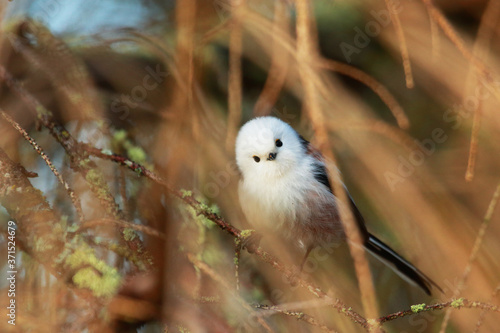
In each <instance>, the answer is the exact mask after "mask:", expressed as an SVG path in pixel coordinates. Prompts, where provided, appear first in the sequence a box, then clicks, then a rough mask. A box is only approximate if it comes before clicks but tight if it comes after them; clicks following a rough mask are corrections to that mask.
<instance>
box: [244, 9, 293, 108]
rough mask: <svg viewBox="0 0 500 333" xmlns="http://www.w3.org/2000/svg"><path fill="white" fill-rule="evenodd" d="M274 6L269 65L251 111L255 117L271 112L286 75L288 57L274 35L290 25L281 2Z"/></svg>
mask: <svg viewBox="0 0 500 333" xmlns="http://www.w3.org/2000/svg"><path fill="white" fill-rule="evenodd" d="M274 6H275V7H274V21H273V34H272V36H271V38H272V40H273V47H272V49H271V52H272V55H271V65H270V67H269V71H268V74H267V79H266V82H265V83H264V88H262V92H261V94H260V95H259V98H258V99H257V102H256V103H255V106H254V109H253V114H254V116H256V117H258V116H264V115H268V114H269V113H270V112H271V107H272V106H273V105H274V104H276V100H277V99H278V97H279V93H280V91H281V89H282V88H283V85H284V84H285V81H286V77H287V74H288V66H289V57H290V56H289V54H288V53H287V52H286V50H285V49H284V48H283V47H282V46H281V45H280V44H279V43H278V41H277V40H276V39H278V38H279V37H278V36H277V34H276V33H278V32H279V31H286V29H287V28H288V25H289V23H290V22H289V21H290V20H289V15H288V12H287V8H286V6H285V4H283V3H282V2H281V1H275V2H274Z"/></svg>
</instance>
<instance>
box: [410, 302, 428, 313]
mask: <svg viewBox="0 0 500 333" xmlns="http://www.w3.org/2000/svg"><path fill="white" fill-rule="evenodd" d="M410 308H411V312H413V313H419V312H422V311H424V310H425V303H422V304H415V305H412V306H411V307H410Z"/></svg>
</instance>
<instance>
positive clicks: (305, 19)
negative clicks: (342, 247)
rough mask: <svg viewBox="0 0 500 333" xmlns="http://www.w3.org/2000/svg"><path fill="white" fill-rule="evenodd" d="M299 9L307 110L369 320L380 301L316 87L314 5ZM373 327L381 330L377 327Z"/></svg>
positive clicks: (301, 2)
mask: <svg viewBox="0 0 500 333" xmlns="http://www.w3.org/2000/svg"><path fill="white" fill-rule="evenodd" d="M295 6H296V8H297V54H298V55H297V56H298V59H299V62H300V63H301V65H300V66H299V73H300V77H301V80H302V85H303V86H304V92H305V104H306V108H307V111H308V114H309V116H310V118H311V122H312V124H313V129H314V133H315V134H316V137H317V142H318V146H319V148H320V150H321V152H322V154H323V156H325V159H326V161H327V162H329V163H327V171H328V174H329V176H330V179H331V185H332V188H333V192H334V193H335V195H336V196H337V198H338V199H339V201H340V202H341V203H342V205H340V209H339V211H340V217H341V220H342V224H343V226H344V230H345V233H346V236H347V238H348V239H349V240H350V241H349V242H348V246H349V250H350V253H351V256H352V258H353V261H354V268H355V270H356V276H357V277H358V283H359V288H360V291H361V301H362V304H363V308H364V310H365V314H366V316H367V317H368V318H377V316H378V309H377V300H376V297H375V289H374V286H373V281H372V279H371V273H370V267H369V266H368V261H367V260H366V257H365V250H364V249H363V247H362V246H359V245H360V244H362V238H361V234H360V231H359V230H358V227H357V226H356V224H355V222H354V217H353V216H352V212H351V211H350V210H349V209H345V208H344V207H349V204H348V200H347V194H346V192H345V191H344V189H343V185H342V183H343V182H342V179H341V176H340V174H339V172H337V170H336V168H335V166H334V165H336V163H335V156H334V154H333V153H332V150H331V148H330V143H329V139H328V132H327V129H326V125H325V119H324V115H323V110H322V108H321V104H320V102H319V95H318V92H317V89H316V86H319V85H318V84H317V81H318V77H317V76H315V75H314V70H312V68H313V67H312V66H313V65H312V64H313V63H314V61H315V60H316V58H317V46H316V45H314V44H313V40H314V38H313V37H312V33H311V30H312V28H311V26H312V22H311V21H312V20H313V18H312V15H311V13H310V6H311V3H310V1H308V0H296V1H295ZM367 325H368V324H367ZM369 326H370V325H369ZM371 328H374V329H376V330H377V328H376V327H371Z"/></svg>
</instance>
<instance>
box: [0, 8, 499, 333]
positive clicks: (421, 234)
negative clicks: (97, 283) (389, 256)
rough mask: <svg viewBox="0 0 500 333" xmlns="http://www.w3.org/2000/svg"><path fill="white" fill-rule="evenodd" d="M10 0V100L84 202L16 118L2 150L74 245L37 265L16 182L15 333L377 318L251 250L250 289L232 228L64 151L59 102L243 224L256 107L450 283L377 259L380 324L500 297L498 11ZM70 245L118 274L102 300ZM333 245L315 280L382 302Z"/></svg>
mask: <svg viewBox="0 0 500 333" xmlns="http://www.w3.org/2000/svg"><path fill="white" fill-rule="evenodd" d="M0 11H1V15H2V22H1V33H0V50H1V51H0V65H1V66H2V68H3V69H2V70H0V72H2V73H3V74H2V73H0V74H1V75H0V78H1V86H0V108H1V111H2V112H3V114H4V115H6V116H7V117H10V118H12V120H14V121H15V122H17V123H18V124H19V125H20V127H22V128H23V129H24V130H25V131H26V132H27V133H29V135H30V136H31V137H32V138H33V139H34V141H35V142H36V143H37V144H38V145H39V146H40V147H41V148H43V150H44V151H45V153H46V155H47V156H48V157H49V158H50V159H51V160H52V162H53V164H54V167H55V168H56V169H57V170H59V173H60V174H61V176H62V178H63V179H64V180H65V181H66V182H67V183H68V184H69V187H70V188H71V189H72V190H73V191H74V195H75V196H76V197H77V198H78V200H79V202H80V204H81V210H82V212H83V216H78V212H77V210H76V209H75V207H74V206H75V205H74V202H72V200H71V199H70V197H69V196H68V193H67V190H65V188H64V186H63V185H61V184H60V183H59V182H58V180H57V178H56V177H55V176H54V174H53V173H52V171H51V169H50V168H49V167H47V165H46V164H45V162H44V160H43V159H42V158H41V157H40V155H39V154H38V153H37V152H36V151H35V150H33V148H32V146H31V145H30V144H29V142H27V141H26V140H25V139H24V138H23V136H22V135H21V133H20V132H19V130H16V129H15V128H14V127H13V125H12V122H9V121H7V118H6V116H3V117H0V133H1V134H0V150H2V151H3V152H5V156H3V157H2V158H3V159H6V158H7V159H8V160H10V161H12V163H19V164H20V165H22V166H23V167H24V168H25V169H26V170H27V171H28V172H35V173H36V174H37V177H33V178H30V179H29V182H30V183H31V185H32V186H33V187H35V188H36V189H39V190H40V191H41V194H43V200H45V201H46V202H47V203H48V204H49V205H50V207H49V208H47V209H50V211H51V214H53V216H55V217H54V219H56V220H54V221H51V224H50V229H52V230H59V231H60V232H59V233H58V234H57V235H60V236H61V237H59V239H58V241H59V242H61V243H62V244H60V245H57V246H55V245H54V246H53V249H56V250H57V251H56V250H53V251H54V252H53V254H54V258H58V259H54V261H53V262H51V261H50V259H49V263H48V262H47V259H43V260H42V259H40V257H41V256H42V255H41V254H40V253H39V251H40V249H41V248H40V246H39V244H34V243H33V242H32V240H33V239H34V238H33V234H34V233H35V234H36V233H37V232H41V231H40V230H38V229H33V228H29V225H30V222H31V220H30V219H32V218H33V219H38V220H42V222H43V221H45V222H47V221H46V220H43V218H42V217H37V214H38V211H39V210H40V207H41V206H37V205H34V204H33V202H32V201H29V200H28V199H25V197H23V196H22V195H21V196H16V197H15V200H13V199H12V198H13V196H12V195H11V194H10V192H8V191H7V190H5V188H4V187H2V184H1V183H0V189H3V190H5V191H3V190H2V191H3V192H2V191H0V195H2V197H3V199H2V201H1V203H2V206H0V221H1V222H0V226H1V230H2V233H1V234H0V243H1V246H0V256H1V259H0V263H2V266H3V267H4V268H3V269H2V275H1V276H2V278H1V280H0V287H2V291H1V294H2V296H1V297H0V300H1V308H2V309H5V307H6V306H7V304H8V303H7V302H8V301H9V299H8V298H7V297H5V295H6V294H7V293H6V290H7V289H6V288H7V287H8V285H7V281H6V273H4V272H6V271H7V266H6V265H5V264H6V258H7V242H8V238H7V237H8V233H7V221H9V220H14V221H16V222H17V235H18V238H19V242H18V243H19V244H18V246H17V270H18V275H17V281H16V283H17V293H16V302H17V304H18V309H17V321H16V326H12V325H9V324H7V323H6V320H2V321H1V322H0V327H1V331H2V332H87V331H88V332H93V331H99V332H103V331H109V332H114V331H116V332H256V331H259V332H260V331H271V332H283V331H291V332H320V331H329V330H330V331H338V332H358V331H359V332H362V331H363V330H364V329H363V328H362V327H361V326H360V325H358V324H355V323H353V322H352V321H351V320H350V319H349V318H348V317H346V316H345V315H343V314H342V313H338V312H337V311H336V310H335V309H333V308H332V307H329V306H326V305H325V304H324V303H321V302H320V301H317V298H315V297H314V296H313V295H311V294H310V293H309V292H307V290H304V289H303V288H300V287H297V286H294V285H293V284H290V283H289V282H288V281H286V279H283V277H282V275H281V274H280V272H278V271H276V270H275V269H273V268H272V267H271V266H270V265H267V264H265V263H263V262H262V261H260V260H259V259H258V258H257V257H256V256H254V255H251V254H248V253H247V252H246V251H242V253H241V258H240V259H239V261H238V263H239V268H238V271H239V274H238V276H239V283H238V285H239V290H236V278H235V242H234V239H233V238H232V237H231V236H229V235H228V234H226V233H224V232H223V231H222V230H220V229H219V228H218V227H217V226H216V225H215V224H214V223H213V222H211V221H209V220H208V219H205V218H203V217H201V216H197V215H196V214H195V213H194V212H193V210H192V209H190V208H188V206H187V205H186V204H184V203H183V202H182V201H181V200H179V198H176V197H175V196H172V195H171V193H170V192H169V191H168V190H167V189H166V188H165V187H164V186H161V185H160V184H158V183H157V182H154V181H151V180H148V179H146V178H145V177H139V176H138V175H137V174H136V173H135V172H133V171H131V170H129V169H128V168H126V167H125V166H121V165H119V164H117V163H113V162H111V161H107V160H105V159H104V158H102V156H100V157H99V156H88V154H87V153H86V152H84V151H82V150H81V149H80V148H79V146H71V145H70V146H69V147H68V146H64V144H62V141H64V140H66V139H67V136H64V135H62V136H59V137H57V136H54V135H51V131H52V132H53V130H51V129H50V128H48V126H47V124H46V123H44V121H43V119H42V118H43V116H41V115H43V114H44V113H43V112H41V110H42V109H41V106H43V108H45V109H46V110H48V111H50V112H51V114H52V117H51V118H50V119H51V120H50V122H51V123H52V124H54V123H57V124H60V125H62V126H63V127H64V128H65V130H66V131H67V133H69V135H71V137H72V138H73V139H74V140H75V142H76V141H78V142H82V143H86V144H88V145H89V146H92V147H95V148H99V149H105V151H106V152H113V153H117V154H121V155H123V156H126V157H128V158H129V159H131V160H133V161H135V162H137V163H140V164H142V165H144V166H145V167H147V168H148V169H150V170H152V171H154V172H155V173H156V174H157V175H159V176H161V177H162V178H163V179H165V180H166V181H167V182H168V183H169V185H170V187H171V188H173V189H176V190H185V191H191V192H192V194H193V197H195V198H196V199H198V200H199V201H200V202H202V203H203V204H205V205H206V206H204V207H207V208H208V209H211V210H212V211H213V212H215V213H218V214H220V215H221V216H222V217H224V219H225V220H226V221H227V222H229V223H231V224H232V225H234V226H236V227H238V228H240V229H248V228H250V226H248V225H247V223H246V222H245V220H244V217H243V215H242V213H241V210H240V206H239V201H238V197H237V184H238V179H239V173H238V171H237V168H236V164H235V161H234V140H235V137H236V134H237V131H238V129H239V127H240V126H241V125H242V124H243V123H244V122H245V121H247V120H249V119H251V118H253V117H255V116H262V115H273V116H276V117H279V118H281V119H282V120H284V121H286V122H288V123H289V124H291V125H292V126H293V127H294V128H296V129H297V131H298V132H299V133H301V134H302V135H303V136H304V137H305V138H307V139H308V140H310V141H311V142H312V143H316V144H319V145H321V148H322V149H328V150H329V151H331V152H333V154H334V155H335V157H336V160H337V163H338V167H339V169H340V170H341V172H342V176H343V179H344V181H345V182H346V184H347V188H348V189H349V191H350V192H351V195H352V197H353V198H354V201H355V202H356V203H357V205H358V207H359V209H360V211H361V212H362V213H363V215H364V216H365V219H366V220H367V225H368V229H369V230H370V231H371V232H372V233H374V234H375V235H377V237H378V238H380V239H382V240H383V241H385V242H386V243H388V244H390V245H391V246H392V247H393V248H394V249H395V250H397V251H398V252H399V253H401V254H402V255H403V256H404V257H405V258H407V259H408V260H409V261H411V262H412V263H413V264H415V266H417V267H419V268H420V269H421V270H422V271H423V272H425V273H426V274H427V275H428V276H430V277H431V278H432V279H433V280H434V281H436V282H437V284H439V285H440V286H441V288H442V289H443V290H444V293H443V294H441V293H439V292H438V291H436V290H435V292H434V294H433V295H432V296H427V295H425V293H423V292H422V291H421V290H419V289H417V288H415V287H413V286H411V285H408V284H407V283H406V282H405V281H403V280H401V279H400V278H399V277H398V276H397V275H396V274H394V273H393V272H392V271H391V270H390V269H388V268H387V267H385V266H384V265H382V264H381V263H379V262H377V261H376V260H371V258H370V267H371V274H372V278H373V283H374V286H375V290H376V298H377V302H378V313H379V315H380V316H385V315H388V314H390V313H393V312H397V311H402V310H406V309H408V308H409V307H410V306H411V305H414V304H421V303H426V304H429V303H438V302H447V301H449V300H451V299H453V298H458V297H465V298H467V299H469V300H472V301H481V302H487V303H492V304H498V302H499V297H498V290H499V288H500V266H499V262H498V253H500V242H499V241H498V239H499V237H500V225H499V222H500V221H499V216H500V215H499V214H498V212H495V210H494V203H495V202H494V200H493V198H494V193H495V191H496V189H497V187H498V184H499V183H500V173H499V170H500V147H499V145H498V142H500V117H499V116H498V114H497V112H498V107H497V106H498V104H499V102H500V75H499V61H500V49H499V47H500V43H498V41H499V40H500V25H499V19H500V4H499V3H498V2H496V1H494V0H490V1H486V0H484V1H483V0H462V1H449V0H441V1H434V2H431V1H430V0H422V1H417V0H401V1H396V0H387V1H381V0H378V1H369V2H366V1H342V0H337V1H333V0H316V1H302V0H297V1H291V0H288V1H286V0H283V1H281V0H276V1H268V0H255V1H245V0H210V1H200V0H184V1H182V2H180V1H177V2H176V1H158V0H142V1H139V0H135V1H133V0H127V1H116V0H105V1H80V0H78V1H71V2H64V1H60V0H31V1H28V0H26V1H23V0H16V1H10V2H3V3H2V4H1V5H0ZM5 73H8V74H5ZM9 80H10V81H9ZM12 81H14V82H16V84H18V86H20V87H21V88H19V87H18V88H16V85H15V84H14V85H13V84H12ZM20 91H21V92H20ZM33 101H36V102H33ZM49 127H50V126H49ZM325 129H326V131H327V135H328V136H327V139H328V142H327V144H326V145H325V142H324V141H322V137H321V133H322V131H323V130H325ZM65 138H66V139H65ZM75 156H76V157H75ZM82 156H83V157H82ZM0 157H1V156H0ZM87 160H90V162H86V161H87ZM1 165H5V164H1ZM16 165H17V164H16ZM0 172H1V173H2V174H4V176H5V173H6V172H7V171H6V170H0ZM95 174H98V175H99V176H96V177H92V176H93V175H95ZM89 175H90V176H89ZM31 176H33V175H31ZM5 179H7V177H6V178H5ZM95 179H98V180H100V182H94V181H93V180H95ZM5 184H6V183H5ZM184 193H188V192H184ZM103 198H105V199H103ZM103 202H107V203H103ZM110 207H111V208H110ZM16 209H17V210H16ZM20 211H21V212H22V211H29V212H30V214H29V216H28V217H27V216H25V215H26V214H25V215H23V214H20V213H19V212H20ZM127 223H129V224H127ZM130 224H134V225H136V227H130ZM141 227H144V228H146V227H147V228H148V229H147V230H148V231H145V230H146V229H140V228H141ZM131 230H132V231H131ZM151 230H155V231H156V232H158V234H155V233H153V232H151ZM44 232H55V231H44ZM130 233H132V234H133V236H130ZM127 235H129V236H127ZM478 235H479V237H480V239H479V240H478ZM37 236H40V235H37ZM136 237H137V238H136ZM75 239H76V240H75ZM134 239H135V241H136V243H134V244H135V245H134V246H135V247H134V246H131V241H133V240H134ZM75 242H76V243H75ZM68 244H73V245H72V246H73V247H71V249H70V250H68V251H69V252H70V253H77V252H78V251H79V250H81V248H82V247H85V249H86V251H89V252H88V253H91V255H90V256H92V257H94V256H95V258H98V260H99V262H100V263H102V264H103V265H108V266H109V267H112V268H113V269H114V270H113V271H112V272H117V274H118V275H119V277H120V278H119V283H117V284H116V285H115V287H114V289H113V288H110V289H107V290H108V291H109V292H108V293H106V296H105V297H102V295H97V296H96V295H95V290H94V294H92V292H89V291H88V288H87V290H86V291H82V286H81V285H79V284H78V283H77V282H76V280H75V279H74V277H75V276H76V273H75V271H78V270H79V269H81V268H82V267H81V266H78V265H77V267H72V269H68V268H67V267H66V266H58V265H59V264H60V262H61V260H62V259H61V258H65V255H67V253H68V252H67V251H66V250H67V249H68ZM74 244H76V245H74ZM262 245H263V247H264V248H265V249H266V250H269V251H270V252H272V253H273V254H275V255H276V256H277V257H278V258H280V256H282V255H283V256H285V255H286V254H284V253H280V252H279V251H280V250H279V249H273V244H270V243H269V242H267V243H266V242H265V239H264V240H263V244H262ZM58 251H59V252H58ZM65 251H66V252H65ZM331 252H332V253H330V255H328V256H325V255H320V254H319V253H320V252H317V255H316V257H315V256H314V255H313V256H312V257H311V258H310V259H309V261H308V263H307V266H306V269H305V274H306V279H307V280H308V281H312V282H313V283H314V284H315V285H318V286H319V287H321V289H322V290H323V291H325V292H328V294H329V295H330V296H331V297H333V298H334V299H336V298H339V299H341V300H342V301H343V302H344V303H345V304H346V305H347V306H348V307H351V308H352V309H353V310H354V311H356V312H358V313H360V314H361V315H365V313H364V309H363V305H362V300H361V294H360V291H359V288H358V282H357V277H356V273H355V270H354V266H353V263H352V259H351V257H350V254H349V250H348V249H347V248H343V247H339V248H336V249H335V251H331ZM313 254H314V252H313ZM471 255H472V258H471ZM96 260H97V259H96ZM4 261H5V262H4ZM52 264H54V266H51V265H52ZM87 265H91V266H92V265H93V264H87ZM49 266H50V267H58V268H57V269H56V270H55V271H54V270H52V268H49ZM72 270H74V271H72ZM103 271H104V270H102V271H99V269H98V275H99V276H100V277H102V276H105V273H103ZM83 289H85V288H83ZM257 304H260V305H264V304H265V305H280V306H283V308H285V309H290V311H295V312H300V313H302V314H307V315H308V316H311V317H312V318H314V319H315V321H316V322H317V323H319V326H318V325H313V324H311V323H310V322H306V321H305V320H303V319H304V318H303V316H299V317H301V319H300V320H297V317H296V316H295V317H294V316H292V315H291V314H290V313H289V314H288V315H287V314H283V313H279V312H276V311H270V310H265V309H258V308H257V307H256V305H257ZM2 311H3V310H2ZM448 316H449V318H448ZM498 318H499V317H498V313H495V312H489V313H482V312H481V310H477V309H461V310H455V309H454V310H453V311H451V312H450V313H449V314H447V313H446V311H445V310H439V311H430V312H425V313H420V314H416V315H413V316H408V317H404V318H400V319H397V320H393V321H390V322H388V323H386V324H384V325H383V328H384V329H385V330H386V331H388V332H440V331H441V332H472V331H477V332H494V331H496V328H497V325H496V323H497V322H498Z"/></svg>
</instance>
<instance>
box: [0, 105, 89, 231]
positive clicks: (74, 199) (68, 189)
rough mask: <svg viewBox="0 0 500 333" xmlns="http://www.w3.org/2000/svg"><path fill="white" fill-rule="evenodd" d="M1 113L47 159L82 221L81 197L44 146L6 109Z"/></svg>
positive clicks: (0, 111)
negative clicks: (53, 162)
mask: <svg viewBox="0 0 500 333" xmlns="http://www.w3.org/2000/svg"><path fill="white" fill-rule="evenodd" d="M0 114H1V115H2V117H3V118H4V119H5V120H6V121H7V122H8V123H9V124H11V125H12V127H14V128H15V129H16V130H17V131H18V132H19V133H21V135H22V136H23V137H24V139H25V140H26V141H28V142H29V143H30V144H31V146H32V147H33V148H34V149H35V150H36V152H37V153H38V155H40V157H41V158H42V159H43V160H44V161H45V163H46V164H47V165H48V167H49V168H50V171H52V173H53V174H54V175H55V176H56V178H57V180H59V183H61V184H62V185H63V186H64V189H65V190H66V192H68V195H69V197H70V198H71V201H72V202H73V206H74V207H75V210H76V213H77V215H78V219H79V220H80V222H82V221H83V212H82V206H81V203H80V198H78V197H77V196H76V194H75V192H74V191H73V190H72V189H71V187H69V185H68V183H67V182H66V181H65V180H64V178H63V177H62V175H61V174H60V173H59V171H58V170H57V168H56V167H55V166H54V164H52V161H51V160H50V159H49V157H48V156H47V155H46V154H45V152H44V151H43V149H42V147H40V146H39V145H38V144H37V143H36V141H35V140H34V139H33V138H32V137H31V136H30V135H29V134H28V132H26V130H25V129H24V128H22V127H21V125H19V124H18V123H17V122H16V121H15V120H14V119H12V118H11V117H10V116H9V115H8V114H6V113H5V112H4V111H2V110H0Z"/></svg>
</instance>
